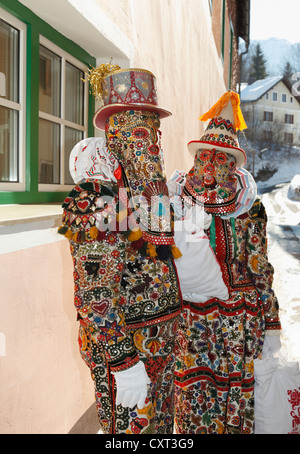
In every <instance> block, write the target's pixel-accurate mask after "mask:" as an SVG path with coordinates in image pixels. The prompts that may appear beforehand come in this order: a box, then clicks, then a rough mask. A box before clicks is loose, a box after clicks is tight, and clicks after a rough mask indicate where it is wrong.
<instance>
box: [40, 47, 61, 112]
mask: <svg viewBox="0 0 300 454" xmlns="http://www.w3.org/2000/svg"><path fill="white" fill-rule="evenodd" d="M39 85H40V86H39V108H40V110H41V111H42V112H45V113H48V114H51V115H54V116H56V117H60V112H61V110H60V97H61V58H60V57H59V56H58V55H56V54H55V53H54V52H51V51H50V50H49V49H46V47H43V46H40V83H39Z"/></svg>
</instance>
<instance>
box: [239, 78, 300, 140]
mask: <svg viewBox="0 0 300 454" xmlns="http://www.w3.org/2000/svg"><path fill="white" fill-rule="evenodd" d="M241 104H242V106H241V107H242V111H243V114H244V117H245V120H246V123H247V126H248V129H247V134H246V135H247V138H248V139H250V140H251V141H252V143H254V144H255V143H259V145H260V147H264V146H265V147H268V146H271V145H274V144H276V145H283V144H284V145H290V146H299V145H300V128H299V126H300V102H299V97H298V96H295V94H294V93H293V89H292V85H291V83H290V82H289V81H288V79H286V78H285V77H282V76H276V77H268V78H266V79H263V80H257V81H256V82H254V83H253V84H251V85H248V86H246V87H245V88H244V89H242V91H241Z"/></svg>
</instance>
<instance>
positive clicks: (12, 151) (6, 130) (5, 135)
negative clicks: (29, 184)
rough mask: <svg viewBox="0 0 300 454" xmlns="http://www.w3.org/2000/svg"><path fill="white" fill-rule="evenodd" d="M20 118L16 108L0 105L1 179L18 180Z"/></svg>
mask: <svg viewBox="0 0 300 454" xmlns="http://www.w3.org/2000/svg"><path fill="white" fill-rule="evenodd" d="M18 118H19V114H18V112H17V111H15V110H11V109H7V108H5V107H2V106H0V181H1V182H4V181H5V182H8V181H9V182H18V181H19V175H18V168H19V166H18V130H19V126H18V122H19V121H18Z"/></svg>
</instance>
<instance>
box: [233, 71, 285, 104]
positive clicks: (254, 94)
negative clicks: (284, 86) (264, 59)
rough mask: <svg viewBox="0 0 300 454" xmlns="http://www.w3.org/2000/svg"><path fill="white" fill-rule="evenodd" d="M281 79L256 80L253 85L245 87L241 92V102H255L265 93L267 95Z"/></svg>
mask: <svg viewBox="0 0 300 454" xmlns="http://www.w3.org/2000/svg"><path fill="white" fill-rule="evenodd" d="M282 79H283V77H282V76H275V77H267V78H266V79H262V80H257V81H256V82H254V83H253V84H251V85H247V87H245V88H244V89H243V90H242V91H241V101H242V102H251V101H257V100H258V99H259V98H261V97H262V96H263V95H264V94H265V93H267V91H269V90H270V89H271V88H272V87H274V85H276V84H278V82H280V81H281V80H282Z"/></svg>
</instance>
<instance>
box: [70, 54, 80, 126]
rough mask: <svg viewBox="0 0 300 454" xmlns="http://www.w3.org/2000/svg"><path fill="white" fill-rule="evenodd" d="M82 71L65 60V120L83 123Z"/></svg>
mask: <svg viewBox="0 0 300 454" xmlns="http://www.w3.org/2000/svg"><path fill="white" fill-rule="evenodd" d="M83 78H84V73H83V71H80V70H79V69H78V68H76V67H75V66H73V65H71V63H69V62H66V120H69V121H72V122H73V123H77V124H80V125H83V93H84V90H83V88H84V82H83V80H82V79H83Z"/></svg>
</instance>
